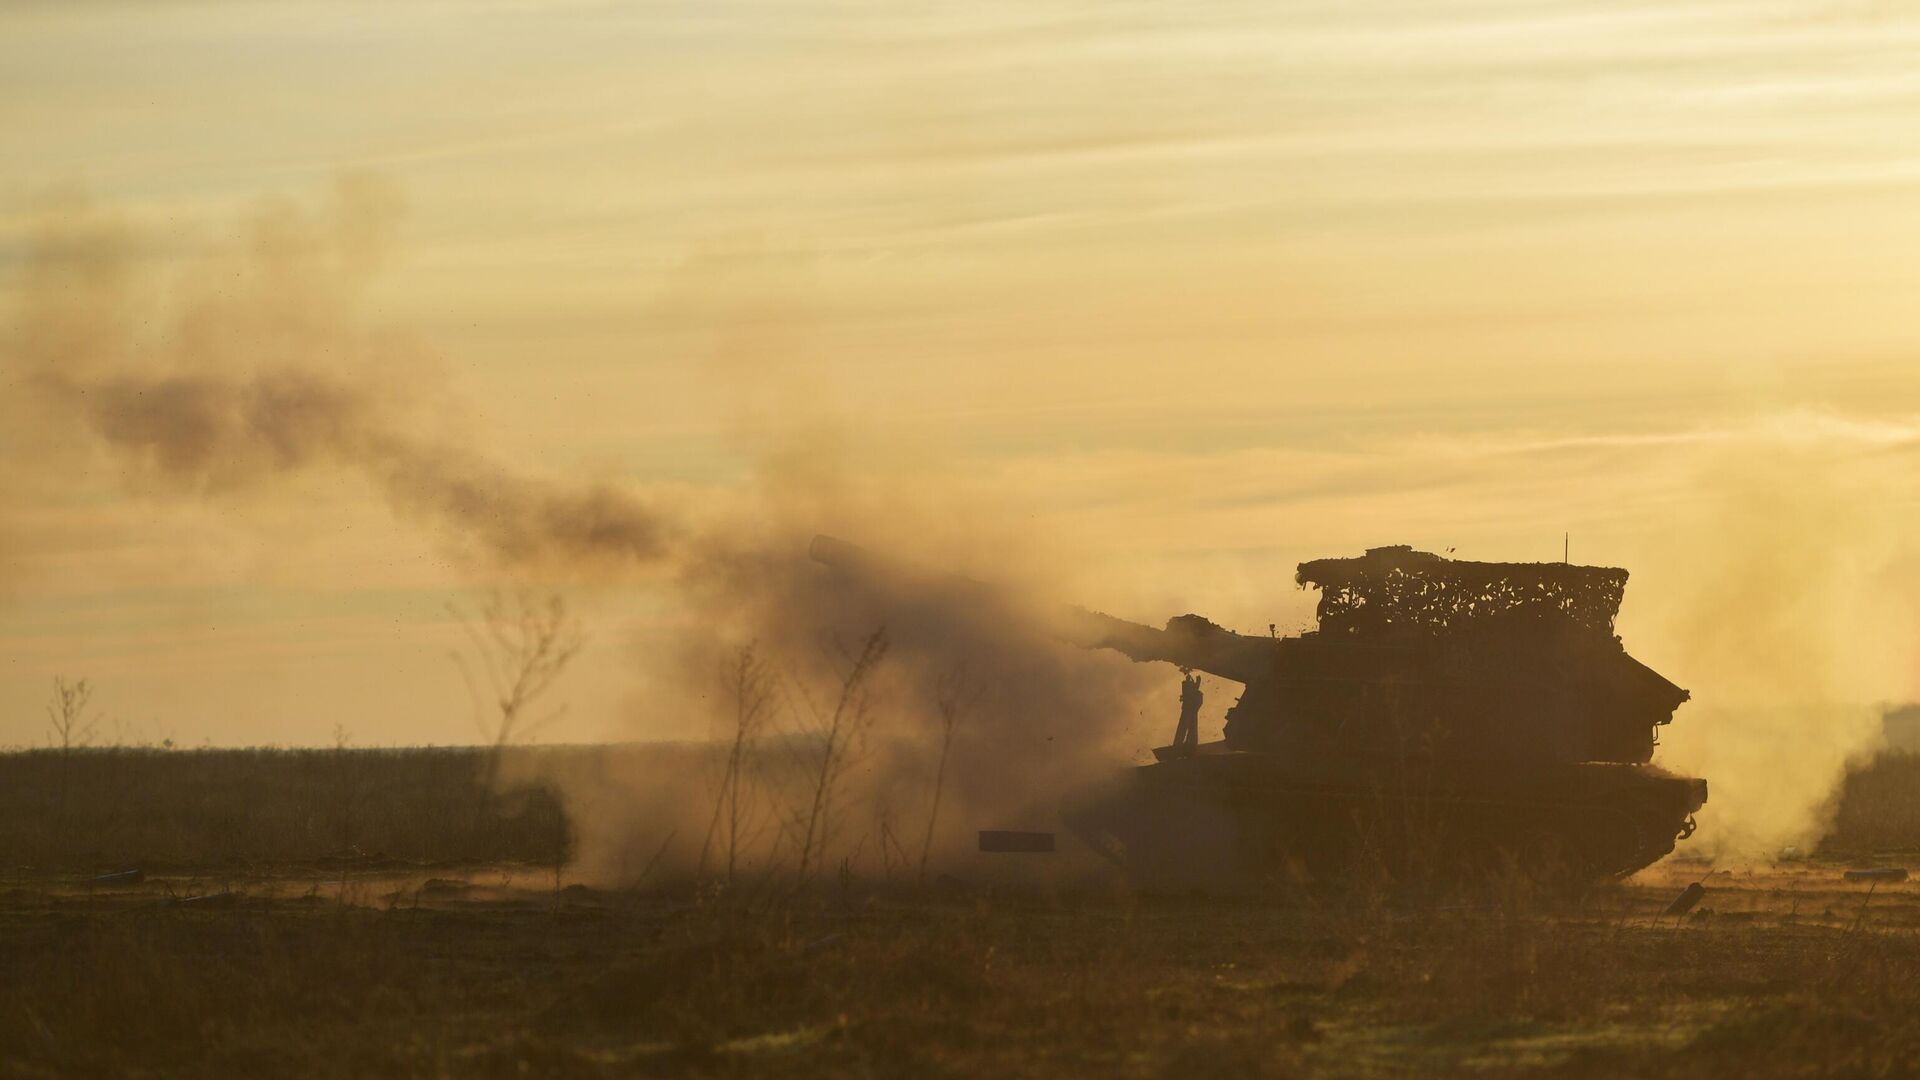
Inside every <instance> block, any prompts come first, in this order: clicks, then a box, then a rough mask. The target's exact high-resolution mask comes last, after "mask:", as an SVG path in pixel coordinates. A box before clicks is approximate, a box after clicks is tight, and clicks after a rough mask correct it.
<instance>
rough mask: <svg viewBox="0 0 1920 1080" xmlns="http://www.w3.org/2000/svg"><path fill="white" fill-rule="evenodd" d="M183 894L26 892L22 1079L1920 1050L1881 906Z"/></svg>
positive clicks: (1497, 1072)
mask: <svg viewBox="0 0 1920 1080" xmlns="http://www.w3.org/2000/svg"><path fill="white" fill-rule="evenodd" d="M169 884H171V885H173V886H174V889H173V891H174V892H175V893H176V894H178V893H182V892H185V891H188V890H189V889H191V888H194V887H196V886H193V885H191V884H189V883H185V882H173V883H169V882H164V881H163V882H149V883H145V884H144V885H143V886H141V887H138V888H134V889H128V890H123V891H117V892H103V891H95V892H92V893H66V892H59V891H51V890H44V889H39V888H35V887H32V886H26V885H15V886H14V887H12V888H11V889H9V890H8V891H6V892H5V893H4V894H0V966H4V969H5V970H6V971H7V973H8V978H7V979H6V980H5V981H4V983H3V984H0V1047H4V1048H6V1052H5V1059H4V1060H5V1065H4V1068H5V1071H6V1072H7V1073H8V1074H10V1075H19V1076H31V1075H48V1076H55V1075H99V1076H127V1075H311V1076H367V1075H409V1076H461V1075H478V1076H491V1075H503V1076H504V1075H513V1076H523V1075H543V1076H546V1075H558V1076H573V1075H580V1076H595V1075H642V1076H646V1075H658V1076H674V1075H696V1076H765V1075H781V1076H883V1077H895V1076H986V1075H995V1076H1032V1077H1042V1076H1176V1075H1191V1076H1293V1075H1303V1074H1311V1075H1328V1076H1402V1075H1432V1074H1434V1073H1458V1074H1472V1075H1487V1076H1520V1075H1525V1076H1676V1077H1678V1076H1687V1077H1698V1076H1727V1075H1743V1076H1763V1077H1764V1076H1833V1075H1862V1076H1866V1075H1902V1074H1903V1070H1905V1069H1906V1068H1907V1067H1908V1065H1909V1064H1910V1063H1911V1062H1912V1061H1914V1060H1916V1059H1917V1058H1916V1055H1920V937H1916V936H1915V935H1913V934H1912V933H1911V931H1910V930H1907V929H1905V928H1903V927H1904V926H1905V925H1911V924H1912V922H1914V921H1917V920H1915V919H1914V916H1915V915H1920V896H1916V895H1915V894H1911V893H1906V894H1904V895H1903V896H1902V897H1900V898H1899V899H1894V898H1892V897H1891V896H1887V897H1886V898H1885V899H1883V900H1881V901H1880V902H1881V903H1882V904H1891V905H1892V906H1890V907H1887V908H1886V911H1887V912H1888V913H1889V917H1890V919H1891V921H1890V922H1884V923H1883V922H1881V921H1879V920H1878V919H1873V920H1867V921H1866V922H1865V923H1864V925H1858V926H1853V925H1847V920H1848V916H1849V915H1850V914H1851V913H1852V912H1853V911H1854V909H1855V908H1856V907H1857V905H1858V901H1859V897H1858V896H1854V897H1851V898H1848V899H1847V900H1845V901H1844V902H1842V903H1840V904H1838V905H1837V906H1836V907H1834V913H1835V915H1836V918H1835V919H1834V920H1833V921H1832V922H1831V923H1829V922H1826V921H1822V920H1820V919H1818V918H1809V917H1807V916H1805V915H1802V914H1797V913H1796V914H1788V913H1785V912H1780V911H1777V910H1775V911H1772V912H1766V911H1753V910H1749V911H1746V912H1735V911H1723V912H1720V913H1718V914H1716V915H1708V916H1703V917H1698V918H1692V919H1686V920H1661V919H1659V918H1657V917H1655V916H1654V914H1650V913H1657V912H1658V910H1659V908H1660V905H1661V904H1663V903H1664V902H1665V898H1666V897H1667V896H1669V895H1671V889H1670V888H1668V885H1670V884H1671V883H1663V884H1661V885H1658V886H1646V887H1623V888H1620V889H1616V890H1613V891H1610V892H1608V893H1606V894H1604V895H1602V896H1598V897H1595V898H1590V899H1589V901H1588V902H1587V904H1585V905H1584V906H1582V907H1579V908H1575V909H1566V910H1552V911H1540V910H1532V909H1531V908H1530V906H1529V905H1527V904H1526V903H1525V902H1524V901H1523V900H1515V899H1512V898H1509V899H1508V900H1507V901H1506V902H1503V903H1496V904H1491V905H1487V906H1475V907H1466V908H1459V909H1453V910H1445V909H1442V910H1435V909H1426V910H1418V911H1416V910H1405V909H1395V908H1392V907H1383V906H1378V905H1374V904H1369V903H1362V902H1359V901H1353V902H1351V903H1350V904H1343V903H1334V902H1331V901H1324V902H1313V903H1307V904H1301V905H1283V906H1275V905H1268V904H1250V903H1244V902H1241V903H1232V904H1224V903H1207V902H1202V901H1197V900H1164V899H1163V900H1135V901H1128V900H1116V899H1111V898H1108V899H1098V898H1086V897H1081V898H1073V899H1068V898H1055V899H1046V898H1041V897H1036V896H1006V895H999V896H995V895H992V894H988V893H953V892H949V893H947V894H920V895H912V896H903V895H898V894H892V895H882V894H866V895H861V894H859V893H858V892H855V893H851V894H848V895H846V896H841V897H823V896H811V897H806V898H788V899H780V900H763V901H761V902H759V903H756V904H751V905H744V906H743V905H740V904H735V903H728V902H725V901H724V900H722V899H720V898H713V897H709V898H706V899H700V898H695V897H682V898H677V899H671V898H661V897H651V898H642V897H634V896H627V895H611V894H603V893H596V892H591V891H587V890H583V889H580V888H577V887H575V888H571V889H564V890H560V891H557V892H555V891H550V890H549V891H531V890H516V889H513V888H511V887H508V888H494V887H490V886H488V885H486V884H485V883H484V881H482V880H480V879H476V880H474V881H471V882H462V883H456V882H450V881H445V880H437V881H433V882H421V883H414V884H409V885H405V886H400V887H397V888H391V889H388V888H386V885H385V884H384V883H383V884H381V885H379V886H375V885H373V884H370V883H369V884H366V885H365V888H366V889H367V890H368V891H367V892H365V893H364V894H362V895H359V896H354V895H351V894H350V895H348V896H346V897H345V898H344V899H347V900H358V901H360V902H347V903H343V902H341V900H342V898H341V897H337V896H335V895H330V894H329V893H328V892H327V891H326V888H324V887H323V886H322V885H321V883H319V882H317V881H316V882H300V881H292V880H280V881H277V882H266V881H258V880H256V881H252V882H247V883H242V884H241V885H240V886H239V893H240V895H235V896H234V897H232V898H231V899H224V900H221V901H220V902H219V904H218V905H215V906H210V907H209V906H207V905H206V904H205V903H204V902H196V903H188V904H179V903H172V902H169V901H168V900H167V899H165V897H166V893H167V888H166V887H167V886H168V885H169ZM1753 891H1754V896H1751V897H1748V899H1749V900H1754V899H1756V898H1760V897H1763V896H1764V894H1765V893H1766V892H1767V890H1766V889H1764V888H1762V889H1757V890H1753ZM1714 895H1716V896H1724V897H1725V898H1726V899H1735V898H1736V892H1734V891H1725V890H1722V889H1718V888H1716V889H1715V890H1714ZM1908 905H1912V907H1911V909H1909V907H1908ZM1764 906H1765V905H1764V904H1762V907H1764Z"/></svg>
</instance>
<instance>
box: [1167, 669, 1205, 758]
mask: <svg viewBox="0 0 1920 1080" xmlns="http://www.w3.org/2000/svg"><path fill="white" fill-rule="evenodd" d="M1205 699H1206V695H1205V694H1202V693H1201V692H1200V676H1198V675H1195V674H1193V673H1192V672H1190V671H1189V672H1184V673H1183V677H1182V678H1181V680H1180V725H1179V726H1178V727H1176V728H1174V729H1173V748H1174V749H1175V750H1179V751H1182V752H1186V751H1191V750H1193V748H1195V747H1197V746H1199V745H1200V703H1201V702H1202V701H1204V700H1205Z"/></svg>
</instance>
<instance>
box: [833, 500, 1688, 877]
mask: <svg viewBox="0 0 1920 1080" xmlns="http://www.w3.org/2000/svg"><path fill="white" fill-rule="evenodd" d="M813 554H814V557H815V558H816V559H818V560H819V561H821V562H824V563H828V564H830V565H835V566H839V567H842V568H844V569H849V570H855V571H857V570H859V569H860V568H861V567H862V565H863V564H864V565H868V566H871V565H872V564H871V563H870V562H867V560H870V559H871V556H867V555H865V554H864V553H863V552H861V551H860V549H858V548H856V547H854V546H853V545H850V544H846V543H844V542H842V541H836V540H833V539H832V538H829V537H821V538H817V539H816V540H815V542H814V547H813ZM1296 580H1297V581H1298V583H1299V584H1300V585H1301V586H1303V587H1313V588H1317V589H1319V590H1320V594H1321V596H1320V603H1319V608H1318V628H1317V629H1315V630H1310V631H1307V632H1305V633H1303V634H1300V635H1299V636H1297V637H1279V636H1276V635H1274V634H1272V633H1271V632H1269V634H1267V635H1265V636H1259V635H1246V634H1238V633H1234V632H1232V631H1230V630H1227V629H1225V628H1223V627H1221V626H1219V625H1217V624H1215V623H1213V622H1211V621H1209V620H1207V619H1205V618H1203V617H1201V616H1199V615H1180V616H1176V617H1174V618H1172V619H1169V620H1168V621H1167V623H1166V625H1165V627H1164V628H1160V629H1156V628H1154V627H1152V626H1147V625H1143V624H1140V623H1135V622H1129V621H1127V620H1125V619H1118V618H1114V617H1113V616H1110V615H1105V614H1101V613H1098V612H1093V611H1088V610H1084V609H1080V608H1068V609H1066V610H1064V611H1062V612H1061V613H1060V625H1059V628H1058V631H1057V632H1058V633H1059V634H1060V635H1061V636H1063V637H1065V638H1066V639H1068V640H1069V641H1072V642H1073V643H1075V644H1077V645H1080V646H1082V647H1085V648H1089V649H1112V650H1115V651H1117V652H1119V653H1121V654H1123V655H1125V656H1127V657H1129V658H1131V659H1133V660H1135V661H1137V662H1142V663H1148V662H1165V663H1168V664H1172V665H1174V666H1175V667H1178V668H1179V669H1181V670H1182V671H1183V672H1185V671H1187V670H1192V671H1201V672H1206V673H1208V674H1210V675H1213V676H1216V677H1218V678H1220V679H1225V680H1229V681H1231V682H1235V683H1239V684H1241V686H1242V687H1243V688H1244V689H1243V691H1242V693H1241V695H1240V698H1239V700H1238V701H1237V702H1236V703H1235V704H1234V705H1233V706H1232V707H1231V708H1230V709H1228V710H1227V714H1226V727H1225V733H1224V735H1225V737H1224V738H1223V739H1222V740H1220V741H1218V742H1214V743H1206V744H1199V745H1194V744H1193V743H1192V742H1191V740H1190V737H1176V740H1175V742H1174V743H1173V744H1172V745H1169V746H1163V747H1160V748H1158V749H1156V750H1155V756H1156V758H1157V760H1156V761H1155V762H1153V763H1152V764H1148V765H1143V766H1139V767H1137V768H1134V769H1132V770H1131V771H1129V772H1128V773H1126V774H1124V775H1122V776H1121V777H1119V778H1117V779H1116V780H1115V781H1114V782H1112V783H1110V784H1107V785H1102V786H1099V787H1096V788H1095V789H1093V790H1089V791H1084V792H1078V793H1072V794H1070V795H1069V797H1068V798H1067V802H1066V806H1065V808H1064V810H1063V818H1064V819H1065V821H1066V823H1067V824H1068V826H1069V827H1070V828H1071V829H1072V830H1073V831H1074V833H1076V834H1077V835H1078V836H1079V837H1080V838H1081V839H1082V840H1083V841H1085V842H1086V843H1088V844H1089V845H1090V846H1092V847H1093V848H1094V849H1095V850H1097V851H1099V852H1101V853H1102V854H1104V855H1106V856H1108V857H1109V858H1112V859H1113V860H1114V861H1116V862H1118V863H1120V864H1121V865H1122V866H1124V867H1125V868H1126V869H1127V870H1128V871H1129V872H1130V873H1132V874H1134V875H1135V876H1136V877H1138V878H1141V879H1143V880H1147V881H1160V882H1167V883H1181V884H1185V883H1212V882H1217V881H1223V880H1239V881H1245V880H1249V879H1251V880H1259V879H1261V878H1265V877H1270V876H1273V875H1275V874H1282V873H1290V874H1304V875H1307V876H1325V875H1333V874H1339V873H1343V872H1346V871H1349V870H1353V869H1356V868H1367V867H1371V868H1375V869H1379V870H1384V871H1386V872H1387V873H1388V874H1389V875H1391V876H1400V877H1405V876H1416V875H1421V874H1440V875H1452V874H1458V873H1461V872H1471V871H1476V870H1498V869H1500V868H1502V867H1511V866H1515V865H1518V866H1520V867H1522V868H1524V869H1527V870H1528V871H1530V872H1543V873H1553V874H1558V875H1565V876H1570V877H1572V878H1575V879H1581V880H1593V879H1597V878H1605V877H1611V876H1619V875H1624V874H1627V873H1631V872H1632V871H1634V870H1637V869H1640V868H1641V867H1644V866H1646V865H1648V864H1650V863H1652V862H1654V861H1656V860H1658V859H1659V858H1661V857H1662V856H1664V855H1666V854H1667V853H1669V852H1671V851H1672V850H1673V848H1674V845H1675V843H1676V842H1677V841H1678V840H1681V839H1684V838H1686V837H1687V836H1689V835H1691V834H1692V832H1693V818H1692V814H1693V813H1694V811H1696V810H1698V809H1699V808H1700V807H1701V806H1702V805H1703V804H1704V803H1705V802H1706V797H1707V791H1706V781H1704V780H1699V779H1692V778H1687V777H1680V776H1675V775H1672V774H1670V773H1667V772H1665V771H1663V770H1660V769H1657V768H1655V767H1653V766H1651V765H1650V764H1648V763H1649V762H1650V761H1651V760H1652V757H1653V750H1654V746H1655V745H1656V742H1657V733H1658V730H1659V729H1660V727H1662V726H1664V725H1665V724H1667V723H1669V722H1670V721H1671V720H1672V719H1673V714H1674V710H1675V709H1677V708H1678V707H1679V706H1680V705H1681V704H1682V703H1684V702H1685V701H1686V700H1687V698H1688V693H1687V691H1685V690H1683V689H1681V688H1680V687H1678V686H1676V685H1674V684H1673V683H1672V682H1670V681H1668V680H1667V679H1665V678H1664V677H1662V676H1661V675H1660V674H1659V673H1657V672H1655V671H1654V670H1653V669H1651V668H1649V667H1647V666H1646V665H1645V664H1642V663H1640V662H1639V661H1638V660H1635V659H1634V658H1633V657H1631V656H1629V655H1628V654H1627V652H1626V650H1625V648H1624V647H1623V646H1622V644H1621V642H1620V639H1619V638H1618V637H1617V636H1616V635H1615V633H1614V619H1615V616H1616V615H1617V613H1618V611H1619V607H1620V601H1621V597H1622V595H1623V593H1624V591H1625V588H1626V582H1627V572H1626V571H1625V570H1621V569H1616V568H1611V567H1594V566H1574V565H1570V564H1566V563H1485V562H1469V561H1465V560H1454V559H1448V558H1444V557H1442V556H1439V555H1435V554H1432V553H1429V552H1424V551H1416V550H1414V549H1412V548H1411V547H1407V546H1396V547H1380V548H1372V549H1370V550H1368V551H1367V553H1366V554H1365V555H1363V556H1360V557H1358V558H1345V559H1318V560H1314V561H1311V562H1306V563H1302V564H1300V567H1299V573H1298V575H1297V578H1296Z"/></svg>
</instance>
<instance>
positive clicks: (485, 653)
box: [449, 591, 585, 820]
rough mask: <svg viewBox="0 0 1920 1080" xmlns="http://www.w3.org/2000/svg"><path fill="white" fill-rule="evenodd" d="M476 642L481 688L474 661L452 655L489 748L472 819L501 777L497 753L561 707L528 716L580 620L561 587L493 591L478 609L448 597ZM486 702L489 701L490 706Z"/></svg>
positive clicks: (571, 646) (566, 656)
mask: <svg viewBox="0 0 1920 1080" xmlns="http://www.w3.org/2000/svg"><path fill="white" fill-rule="evenodd" d="M449 609H450V610H451V611H452V612H453V614H454V616H455V617H456V618H458V619H459V620H460V625H461V628H462V629H464V630H465V631H466V633H467V637H468V638H469V639H470V640H471V641H472V643H473V654H474V656H475V657H477V658H478V660H479V665H480V671H481V673H482V675H483V676H484V679H485V683H486V685H485V687H484V693H485V694H490V695H491V697H492V700H491V702H483V688H482V686H481V685H480V682H479V681H478V680H476V679H475V677H474V675H473V670H472V667H471V666H470V665H469V664H468V663H467V661H466V659H465V658H464V657H462V656H460V654H458V653H456V654H454V662H455V663H456V664H458V665H459V666H460V673H461V675H462V676H464V677H465V678H466V680H467V688H468V690H469V691H470V692H471V693H472V695H473V702H474V724H475V726H476V727H477V728H478V729H479V731H480V735H481V737H482V739H484V740H485V742H486V744H487V745H488V746H489V747H490V748H491V750H490V752H489V753H488V754H487V756H486V758H485V760H484V762H483V764H482V770H483V771H482V775H481V784H480V805H479V807H478V808H477V812H476V815H475V819H476V820H479V819H480V818H482V817H484V816H485V814H486V811H487V808H488V804H489V801H490V800H491V799H492V797H493V794H494V791H495V788H496V786H497V784H498V783H499V779H500V760H501V755H502V753H503V752H504V751H505V750H506V748H507V747H508V746H510V745H512V744H513V742H514V741H515V740H516V739H521V738H524V737H526V736H528V735H531V734H533V733H534V731H536V730H537V729H538V728H539V727H540V726H542V725H544V724H545V723H547V722H549V721H551V720H553V719H554V718H555V717H556V716H557V715H558V713H557V712H556V713H554V714H550V715H548V716H545V717H541V718H538V719H532V718H530V716H529V714H530V713H531V712H532V711H533V708H534V706H535V705H537V704H538V703H539V701H540V699H541V698H542V697H544V696H545V695H546V693H547V692H548V691H549V690H551V689H552V688H553V684H554V683H555V682H556V681H557V680H558V679H559V678H560V675H561V673H562V672H564V671H565V670H566V668H567V665H568V664H569V663H570V662H571V661H572V660H573V658H574V656H575V655H577V654H578V653H579V651H580V647H581V646H582V645H583V644H585V636H584V634H583V633H582V631H581V629H580V623H579V620H577V619H575V618H574V617H572V616H571V615H570V614H569V613H568V612H567V605H566V600H565V598H563V597H562V596H561V595H560V594H559V593H557V592H556V593H548V594H547V595H546V596H544V597H536V596H534V595H532V594H529V593H527V592H524V591H523V592H516V593H513V594H511V595H503V594H501V593H498V592H496V593H493V594H491V595H489V596H488V597H487V598H486V599H485V600H484V601H482V603H481V604H480V609H479V614H478V616H477V617H476V616H469V615H468V614H467V613H465V612H463V611H462V610H460V609H459V608H458V607H456V606H452V605H449ZM489 706H490V707H489Z"/></svg>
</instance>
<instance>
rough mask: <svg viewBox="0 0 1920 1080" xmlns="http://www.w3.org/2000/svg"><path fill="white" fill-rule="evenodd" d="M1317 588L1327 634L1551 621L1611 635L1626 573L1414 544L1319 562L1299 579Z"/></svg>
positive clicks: (1451, 629) (1445, 629)
mask: <svg viewBox="0 0 1920 1080" xmlns="http://www.w3.org/2000/svg"><path fill="white" fill-rule="evenodd" d="M1295 580H1296V581H1298V582H1299V583H1300V584H1301V585H1312V586H1316V587H1318V588H1319V589H1320V609H1319V616H1320V630H1321V632H1322V633H1328V634H1381V633H1405V632H1409V631H1411V632H1424V633H1445V632H1457V631H1461V630H1465V629H1468V628H1470V627H1473V626H1476V625H1485V624H1491V623H1494V622H1500V623H1508V624H1513V623H1526V622H1530V621H1533V620H1534V619H1544V618H1554V619H1555V620H1556V621H1563V622H1564V623H1571V624H1572V625H1574V626H1577V627H1579V628H1580V629H1583V630H1590V631H1594V632H1596V633H1602V634H1606V635H1608V636H1612V634H1613V620H1614V616H1615V615H1617V614H1619V611H1620V597H1621V594H1622V593H1624V592H1625V591H1626V587H1627V572H1626V571H1625V570H1620V569H1615V568H1613V567H1604V566H1571V565H1568V564H1566V563H1486V562H1455V561H1453V560H1451V559H1446V558H1442V557H1441V556H1439V555H1435V554H1433V553H1431V552H1427V551H1415V550H1413V549H1412V548H1411V547H1407V546H1404V545H1402V546H1398V547H1384V548H1371V549H1369V550H1368V551H1367V553H1366V555H1364V556H1362V557H1360V558H1357V559H1315V560H1313V561H1312V562H1304V563H1301V564H1300V572H1299V574H1298V575H1297V576H1296V578H1295Z"/></svg>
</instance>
